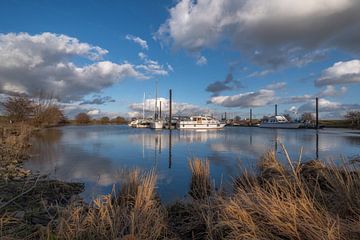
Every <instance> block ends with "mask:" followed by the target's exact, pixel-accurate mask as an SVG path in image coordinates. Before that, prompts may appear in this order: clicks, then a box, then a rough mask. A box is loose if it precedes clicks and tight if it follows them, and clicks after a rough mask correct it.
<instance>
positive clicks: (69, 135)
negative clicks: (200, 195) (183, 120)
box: [26, 126, 360, 201]
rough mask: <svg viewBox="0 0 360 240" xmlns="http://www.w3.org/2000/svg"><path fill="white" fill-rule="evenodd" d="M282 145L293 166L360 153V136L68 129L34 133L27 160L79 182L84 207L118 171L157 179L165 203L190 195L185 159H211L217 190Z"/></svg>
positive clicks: (352, 133) (334, 131) (346, 133)
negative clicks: (148, 174) (151, 172)
mask: <svg viewBox="0 0 360 240" xmlns="http://www.w3.org/2000/svg"><path fill="white" fill-rule="evenodd" d="M281 143H283V144H285V146H286V148H287V150H288V151H289V153H290V155H291V157H292V158H293V159H297V157H298V154H299V151H300V148H301V147H303V156H302V157H303V159H304V160H310V159H316V158H319V159H324V160H329V159H331V160H337V159H341V158H350V157H353V156H357V155H359V154H360V132H359V131H353V130H344V129H343V130H341V129H323V130H319V131H318V134H317V133H316V130H311V129H301V130H300V129H295V130H285V129H260V128H246V127H227V128H225V129H223V130H218V131H216V130H215V131H214V130H209V131H206V132H196V131H178V130H173V131H171V132H170V131H166V130H163V131H154V130H151V129H132V128H129V127H127V126H81V127H79V126H67V127H61V128H52V129H47V130H44V131H42V132H40V133H39V134H38V135H37V136H36V137H34V139H33V157H32V159H31V160H30V161H27V162H26V167H27V168H29V169H31V170H33V171H35V172H40V173H43V174H49V175H50V176H51V177H52V178H56V179H60V180H65V181H74V182H84V183H85V186H86V187H85V188H86V189H85V192H84V193H83V197H84V198H86V199H87V200H90V199H91V198H93V197H95V196H96V195H98V194H103V193H108V192H110V191H111V189H112V186H113V184H114V183H116V182H119V175H120V174H119V172H120V170H121V169H123V168H134V167H138V168H140V169H145V170H147V169H152V168H155V169H156V171H157V173H158V176H159V177H158V192H159V193H160V197H161V198H162V199H163V200H165V201H172V200H175V199H177V198H182V197H184V196H185V195H186V193H187V191H188V186H189V181H190V174H189V170H188V160H189V159H192V158H195V157H197V158H201V159H209V161H210V167H211V174H212V177H213V179H214V181H215V184H216V185H219V184H222V185H225V186H226V185H227V183H229V182H230V181H231V179H232V177H233V176H237V175H239V172H240V171H241V169H244V168H246V169H249V170H251V169H253V168H254V166H255V165H256V160H258V159H259V157H260V156H261V155H262V154H263V153H264V152H266V151H267V150H269V149H275V151H276V152H277V154H278V157H279V158H280V159H283V158H284V154H283V153H282V150H281V147H280V144H281Z"/></svg>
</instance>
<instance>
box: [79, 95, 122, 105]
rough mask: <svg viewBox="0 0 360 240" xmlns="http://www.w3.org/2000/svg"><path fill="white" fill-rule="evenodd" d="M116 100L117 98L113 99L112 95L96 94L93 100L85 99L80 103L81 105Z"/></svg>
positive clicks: (100, 103) (101, 103) (99, 103)
mask: <svg viewBox="0 0 360 240" xmlns="http://www.w3.org/2000/svg"><path fill="white" fill-rule="evenodd" d="M110 102H115V99H113V98H112V97H111V96H104V97H102V96H100V95H94V96H93V98H92V99H91V100H85V101H82V102H81V103H80V105H92V104H95V105H103V104H105V103H110Z"/></svg>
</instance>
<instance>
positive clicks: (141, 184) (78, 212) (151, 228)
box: [47, 170, 170, 239]
mask: <svg viewBox="0 0 360 240" xmlns="http://www.w3.org/2000/svg"><path fill="white" fill-rule="evenodd" d="M155 184H156V174H155V173H154V172H153V171H150V172H147V173H143V174H141V173H140V171H139V170H134V171H131V172H129V173H128V176H127V178H126V179H125V182H124V183H123V184H122V186H121V189H120V193H119V194H116V192H115V191H113V193H111V194H109V195H105V196H102V197H101V198H98V199H96V200H94V201H93V202H92V204H91V205H90V206H88V207H87V206H84V205H80V206H76V205H72V206H70V207H68V208H67V209H66V210H65V211H63V212H62V214H61V216H60V219H59V223H58V224H57V227H56V230H55V232H54V233H53V234H55V235H56V236H57V237H58V238H59V239H166V238H169V236H170V233H169V232H168V230H167V221H166V217H167V216H166V210H165V209H164V208H163V207H162V206H161V204H160V202H159V201H158V200H157V199H156V193H155ZM47 232H51V231H47ZM50 236H51V235H50ZM50 236H49V235H48V236H47V238H48V239H49V238H50Z"/></svg>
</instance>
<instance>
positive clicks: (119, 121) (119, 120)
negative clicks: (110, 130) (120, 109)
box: [111, 116, 127, 124]
mask: <svg viewBox="0 0 360 240" xmlns="http://www.w3.org/2000/svg"><path fill="white" fill-rule="evenodd" d="M111 122H112V123H114V124H125V123H127V121H126V120H125V118H123V117H120V116H118V117H116V118H114V119H111Z"/></svg>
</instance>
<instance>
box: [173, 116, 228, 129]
mask: <svg viewBox="0 0 360 240" xmlns="http://www.w3.org/2000/svg"><path fill="white" fill-rule="evenodd" d="M224 127H225V123H221V122H220V121H219V120H217V119H215V118H213V117H210V116H192V117H190V119H187V120H181V121H179V122H178V128H179V129H222V128H224Z"/></svg>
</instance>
